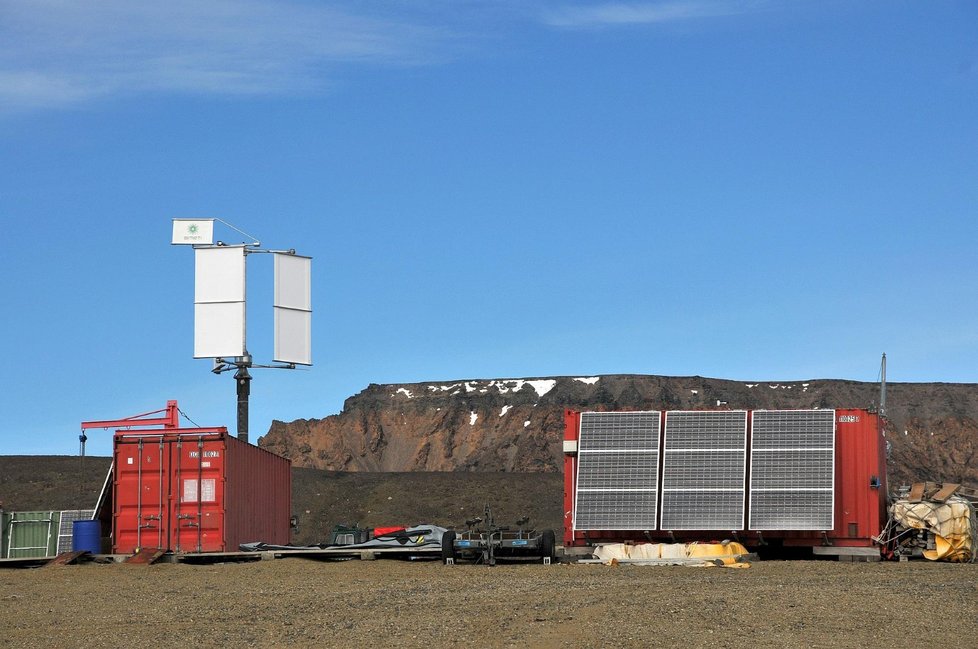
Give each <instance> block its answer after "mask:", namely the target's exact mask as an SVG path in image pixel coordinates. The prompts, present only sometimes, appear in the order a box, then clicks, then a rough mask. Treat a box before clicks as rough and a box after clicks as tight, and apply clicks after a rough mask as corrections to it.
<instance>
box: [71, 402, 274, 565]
mask: <svg viewBox="0 0 978 649" xmlns="http://www.w3.org/2000/svg"><path fill="white" fill-rule="evenodd" d="M161 413H162V416H160V417H152V416H151V415H157V414H161ZM157 426H158V427H161V428H155V429H150V430H143V429H144V428H147V427H157ZM113 427H114V428H116V429H117V430H116V431H115V435H114V439H113V454H112V455H113V469H112V487H111V495H112V497H111V500H112V525H111V530H112V532H111V534H112V551H113V552H114V553H117V554H128V553H132V552H138V551H139V550H142V549H147V548H156V549H160V550H165V551H174V552H225V551H235V550H237V549H238V546H239V545H240V544H241V543H246V542H252V541H258V540H261V541H265V542H268V543H276V544H287V543H288V542H289V536H290V525H289V518H290V516H291V494H292V481H291V463H290V462H289V461H288V460H286V459H285V458H281V457H279V456H277V455H275V454H273V453H270V452H268V451H266V450H264V449H261V448H258V447H256V446H251V445H250V444H248V443H246V442H243V441H240V440H238V439H236V438H234V437H233V436H231V435H229V434H228V431H227V428H226V427H224V426H217V427H200V428H180V427H179V408H178V407H177V402H176V401H172V400H171V401H168V402H167V405H166V408H164V409H163V410H156V411H153V412H148V413H143V414H140V415H133V416H132V417H126V418H123V419H113V420H102V421H88V422H83V423H82V429H83V430H84V429H91V428H113ZM134 428H135V429H138V430H133V429H134ZM106 522H107V521H106Z"/></svg>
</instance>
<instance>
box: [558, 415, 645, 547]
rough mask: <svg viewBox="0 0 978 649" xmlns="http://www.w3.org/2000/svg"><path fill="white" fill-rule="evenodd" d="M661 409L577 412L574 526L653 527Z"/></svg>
mask: <svg viewBox="0 0 978 649" xmlns="http://www.w3.org/2000/svg"><path fill="white" fill-rule="evenodd" d="M661 422H662V413H661V411H658V410H649V411H631V412H582V413H581V419H580V430H579V434H578V455H577V475H576V482H575V493H574V511H573V521H574V523H573V526H574V529H575V530H582V531H587V530H654V529H657V528H656V519H657V516H658V495H659V491H658V480H659V477H658V476H659V457H660V433H661Z"/></svg>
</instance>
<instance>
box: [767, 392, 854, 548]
mask: <svg viewBox="0 0 978 649" xmlns="http://www.w3.org/2000/svg"><path fill="white" fill-rule="evenodd" d="M750 466H751V479H750V525H749V527H750V529H752V530H831V529H832V528H833V527H834V521H833V511H834V507H835V499H834V494H835V411H834V410H755V411H754V414H753V417H752V422H751V461H750Z"/></svg>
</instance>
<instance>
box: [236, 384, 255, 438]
mask: <svg viewBox="0 0 978 649" xmlns="http://www.w3.org/2000/svg"><path fill="white" fill-rule="evenodd" d="M234 380H235V383H236V384H237V387H238V439H239V440H241V441H242V442H244V443H245V444H247V443H248V397H249V396H250V395H251V374H249V373H248V367H247V366H246V365H244V364H242V365H238V371H237V372H235V373H234Z"/></svg>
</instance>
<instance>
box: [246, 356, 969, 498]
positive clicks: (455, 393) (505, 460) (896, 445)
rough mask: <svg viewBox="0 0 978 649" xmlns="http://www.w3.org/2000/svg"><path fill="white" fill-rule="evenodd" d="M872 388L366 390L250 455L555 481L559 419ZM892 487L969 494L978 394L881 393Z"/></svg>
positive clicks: (582, 384)
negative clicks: (916, 482)
mask: <svg viewBox="0 0 978 649" xmlns="http://www.w3.org/2000/svg"><path fill="white" fill-rule="evenodd" d="M878 399H879V386H878V385H877V384H875V383H862V382H857V381H840V380H810V381H791V382H784V381H756V382H755V381H729V380H722V379H708V378H701V377H662V376H646V375H610V376H601V377H577V378H575V377H555V378H543V379H503V380H500V379H495V380H468V381H450V382H431V383H411V384H401V385H375V384H374V385H370V386H369V387H368V388H367V389H366V390H364V391H363V392H361V393H360V394H357V395H355V396H353V397H350V398H349V399H347V401H346V403H345V404H344V407H343V411H342V412H341V413H340V414H338V415H332V416H329V417H326V418H325V419H308V420H305V419H300V420H297V421H293V422H290V423H283V422H279V421H275V422H273V423H272V426H271V428H270V429H269V431H268V434H266V435H265V436H263V437H262V438H261V439H259V442H258V443H259V445H260V446H262V447H264V448H267V449H269V450H271V451H273V452H275V453H278V454H280V455H283V456H285V457H288V458H290V459H291V460H292V462H293V463H294V464H295V466H300V467H312V468H320V469H328V470H334V471H548V472H549V471H561V470H562V466H563V458H562V454H561V439H562V436H563V411H564V409H565V408H573V409H581V410H636V409H656V410H660V409H703V408H716V407H718V403H719V404H720V405H719V407H724V408H748V409H749V408H813V407H818V408H849V407H853V408H860V407H869V406H871V405H873V404H874V403H876V402H877V401H878ZM887 405H888V408H887V417H888V423H887V436H888V440H889V441H890V442H891V445H892V447H891V454H890V465H889V473H890V477H891V480H892V481H893V482H894V483H896V482H905V481H907V480H910V479H913V478H926V479H932V480H953V481H958V482H960V481H963V482H968V483H972V484H975V483H978V457H976V456H978V386H976V385H975V384H951V383H895V384H890V385H889V386H888V404H887Z"/></svg>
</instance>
